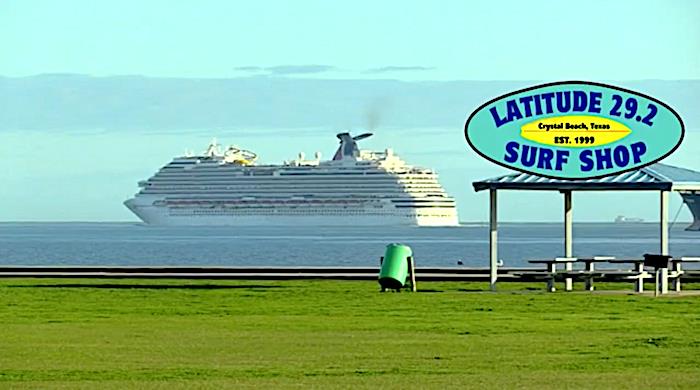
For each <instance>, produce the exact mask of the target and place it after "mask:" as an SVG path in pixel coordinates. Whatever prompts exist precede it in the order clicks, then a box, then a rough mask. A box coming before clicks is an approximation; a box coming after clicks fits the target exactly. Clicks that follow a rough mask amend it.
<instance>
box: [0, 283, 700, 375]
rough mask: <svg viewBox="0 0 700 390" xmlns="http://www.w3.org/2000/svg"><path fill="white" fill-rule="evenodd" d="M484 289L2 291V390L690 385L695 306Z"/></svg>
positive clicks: (312, 286) (698, 329)
mask: <svg viewBox="0 0 700 390" xmlns="http://www.w3.org/2000/svg"><path fill="white" fill-rule="evenodd" d="M485 287H486V286H485V284H483V283H420V284H419V289H420V290H422V291H421V292H419V293H408V292H404V293H384V294H380V293H379V292H378V285H377V284H376V283H374V282H350V281H346V282H342V281H293V282H262V281H230V282H229V281H221V282H219V281H216V282H214V281H149V280H115V281H106V280H77V281H76V280H42V279H34V280H32V279H21V280H1V281H0V324H1V330H0V388H8V387H9V388H18V387H21V388H168V389H172V388H208V387H210V388H221V387H237V388H241V387H264V388H270V387H285V388H286V387H296V388H308V387H317V388H328V387H343V388H358V387H359V388H363V387H366V388H370V387H372V388H375V387H383V388H402V387H404V388H405V387H409V386H413V387H414V388H431V387H432V388H445V387H452V388H512V387H518V388H538V389H539V388H556V389H560V388H635V389H640V388H694V389H697V388H700V297H697V296H680V297H679V296H675V297H663V298H653V297H649V296H638V295H634V294H632V293H631V292H630V293H629V294H628V293H626V292H621V291H620V292H615V293H593V294H591V293H585V292H573V293H564V292H557V293H554V294H548V293H544V292H542V289H543V285H542V284H535V285H528V284H511V285H508V284H503V285H502V288H503V291H500V292H498V293H491V292H485V291H480V290H482V289H484V288H485ZM603 287H604V288H610V286H603ZM615 287H617V288H626V289H627V290H628V291H629V290H631V288H632V286H631V284H629V285H619V286H615ZM688 287H690V286H688ZM692 287H694V288H698V287H700V286H698V285H695V286H692Z"/></svg>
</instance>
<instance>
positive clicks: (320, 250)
mask: <svg viewBox="0 0 700 390" xmlns="http://www.w3.org/2000/svg"><path fill="white" fill-rule="evenodd" d="M684 227H685V224H681V223H678V224H676V225H674V226H673V227H672V229H671V234H670V237H671V243H670V250H671V254H672V255H673V256H700V232H686V231H684V230H683V228H684ZM658 236H659V232H658V225H657V224H654V223H635V224H613V223H581V224H575V225H574V255H576V256H579V257H584V256H594V255H609V256H617V257H618V258H625V257H640V256H641V255H642V254H644V253H658V250H659V249H658V247H659V244H658ZM392 242H400V243H405V244H407V245H410V246H411V247H412V249H413V252H414V255H415V258H416V263H417V265H418V266H436V267H449V266H456V265H457V261H458V260H461V261H462V262H463V264H464V266H473V267H478V266H487V265H488V227H487V225H486V224H473V225H465V226H460V227H450V228H437V227H430V228H429V227H421V228H417V227H400V228H386V227H322V228H309V227H303V228H302V227H299V228H287V227H267V228H260V227H245V228H243V227H154V226H147V225H143V224H140V223H0V264H3V265H20V264H21V265H228V266H237V265H241V266H243V265H246V266H253V265H254V266H294V265H305V266H314V265H317V266H373V265H377V264H378V260H379V257H380V256H381V255H382V254H383V252H384V247H385V245H386V244H388V243H392ZM563 246H564V245H563V225H562V224H560V223H503V224H500V225H499V257H500V258H501V259H502V260H503V261H504V265H505V266H511V267H516V266H527V265H528V263H527V261H526V260H527V259H535V258H551V257H555V256H562V255H563V251H564V249H563Z"/></svg>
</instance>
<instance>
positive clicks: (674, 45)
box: [0, 0, 700, 80]
mask: <svg viewBox="0 0 700 390" xmlns="http://www.w3.org/2000/svg"><path fill="white" fill-rule="evenodd" d="M698 19H700V2H698V1H643V0H630V1H605V0H597V1H596V0H593V1H577V2H567V1H408V0H399V1H372V0H353V1H344V2H343V1H323V0H318V1H304V0H295V1H281V0H280V1H270V0H267V1H266V0H258V1H230V0H222V1H215V0H198V1H183V0H180V1H177V0H147V1H146V0H121V1H111V2H108V1H94V0H62V1H55V0H45V1H37V0H3V1H2V2H0V50H2V61H0V75H5V76H26V75H33V74H37V73H47V72H74V73H86V74H93V75H117V74H142V75H150V76H169V77H231V76H238V75H241V73H244V72H237V71H235V68H237V67H244V66H264V67H270V66H277V65H289V64H292V65H302V64H318V65H328V66H333V67H336V68H335V69H334V71H333V72H328V73H323V77H341V78H367V77H387V76H391V77H398V78H405V79H427V80H433V79H442V80H455V79H470V80H484V79H501V80H502V79H508V80H522V79H527V80H542V79H572V78H576V79H592V80H603V79H608V80H615V79H625V80H630V79H650V78H653V79H687V78H700V40H699V39H698V37H699V36H700V23H698ZM385 66H422V67H429V68H434V69H432V70H424V71H414V72H411V71H406V72H395V73H392V74H386V73H380V74H370V73H365V72H364V71H365V70H367V69H374V68H379V67H385Z"/></svg>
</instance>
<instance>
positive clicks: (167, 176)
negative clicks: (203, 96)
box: [125, 133, 459, 226]
mask: <svg viewBox="0 0 700 390" xmlns="http://www.w3.org/2000/svg"><path fill="white" fill-rule="evenodd" d="M370 135H371V134H370V133H365V134H361V135H359V136H355V137H352V136H350V134H349V133H340V134H337V136H336V137H337V138H338V139H339V140H340V146H339V147H338V149H337V151H336V153H335V155H334V157H333V159H332V160H328V161H321V159H320V155H317V156H316V159H315V160H305V159H304V157H303V154H300V156H299V159H298V160H293V161H285V162H284V163H283V164H281V165H255V164H254V161H255V158H256V154H255V153H253V152H249V151H244V150H241V149H239V148H238V147H235V146H230V147H229V148H228V149H227V150H226V152H223V153H222V152H221V150H220V149H219V145H218V144H217V143H216V142H212V144H210V145H209V148H208V149H207V151H206V152H205V153H204V154H203V155H200V156H192V155H190V156H184V157H176V158H175V159H173V160H172V161H171V162H170V163H168V164H166V165H165V166H163V167H162V168H160V169H159V170H158V171H157V172H156V173H155V174H154V175H153V176H152V177H150V178H149V179H148V180H143V181H140V182H139V187H141V190H140V191H139V192H138V193H137V194H136V195H135V196H134V198H132V199H129V200H127V201H126V202H125V205H126V206H127V207H128V208H129V209H130V210H131V211H132V212H133V213H134V214H136V215H137V216H138V217H139V218H141V220H143V221H144V222H146V223H148V224H151V225H171V226H180V225H207V226H212V225H228V226H303V225H306V226H390V225H393V226H457V225H459V223H458V218H457V210H456V207H455V201H454V199H453V198H452V197H450V196H449V195H448V194H447V193H446V192H445V190H444V189H443V188H442V186H441V185H440V183H439V182H438V178H437V174H435V172H433V171H432V170H430V169H426V168H420V167H413V166H410V165H408V164H406V163H405V162H404V161H403V160H401V159H400V158H399V157H398V156H397V155H395V154H394V153H393V151H392V150H391V149H386V150H385V151H384V152H372V151H362V150H359V149H358V147H357V144H356V141H358V140H361V139H364V138H367V137H369V136H370Z"/></svg>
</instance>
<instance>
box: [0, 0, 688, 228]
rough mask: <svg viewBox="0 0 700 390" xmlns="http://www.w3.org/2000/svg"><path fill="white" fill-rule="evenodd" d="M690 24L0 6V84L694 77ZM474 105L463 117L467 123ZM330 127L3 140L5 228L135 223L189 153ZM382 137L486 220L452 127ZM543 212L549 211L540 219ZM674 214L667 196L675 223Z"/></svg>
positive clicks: (510, 199)
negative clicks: (168, 166)
mask: <svg viewBox="0 0 700 390" xmlns="http://www.w3.org/2000/svg"><path fill="white" fill-rule="evenodd" d="M698 20H700V1H639V0H637V1H586V2H564V1H481V2H472V1H407V0H404V1H357V0H356V1H346V2H333V1H301V0H296V1H250V2H243V1H213V0H210V1H207V0H199V1H175V0H170V1H156V0H150V1H146V0H141V1H126V0H122V1H113V2H106V1H94V0H93V1H77V0H73V1H71V0H62V1H37V0H3V1H0V76H8V77H24V76H31V75H36V74H43V73H83V74H89V75H95V76H110V75H124V74H138V75H147V76H153V77H206V78H231V77H248V76H252V75H270V76H272V77H305V78H333V79H376V78H382V79H385V78H392V79H401V80H407V81H423V80H565V79H584V80H586V79H587V80H594V81H610V82H614V81H616V80H640V79H669V80H676V79H700V23H698ZM310 65H313V66H310ZM241 68H242V69H241ZM300 93H303V91H300ZM491 97H492V96H484V101H485V100H488V99H489V98H491ZM473 108H474V107H465V113H464V115H465V117H466V115H467V114H468V111H470V110H471V109H473ZM310 115H312V114H310ZM461 121H462V119H461V118H455V122H456V123H457V122H461ZM108 127H109V126H108V124H105V126H104V128H108ZM335 130H336V129H329V130H328V132H327V133H328V134H325V133H324V132H320V131H314V132H311V133H308V134H307V135H305V136H303V137H297V136H292V134H294V133H292V132H290V131H288V129H286V130H285V129H267V130H264V131H262V130H261V133H260V134H256V135H254V136H251V131H252V130H250V129H213V130H212V131H208V130H207V131H192V132H187V133H181V132H175V131H171V130H170V129H162V130H160V131H158V132H153V131H151V132H148V133H145V132H144V133H138V132H131V133H129V134H121V133H119V132H113V131H112V132H110V131H99V130H97V129H96V130H95V131H94V132H84V131H83V130H81V131H80V132H77V131H70V129H68V130H66V131H63V132H55V131H48V129H47V130H46V131H41V130H32V131H25V130H23V129H16V130H12V131H5V132H2V131H0V155H1V156H2V157H3V159H5V166H6V167H7V166H9V167H11V169H9V170H5V171H0V179H2V181H3V182H4V184H5V185H3V187H2V188H0V202H1V203H2V204H3V205H4V206H5V207H4V208H3V209H0V220H34V221H36V220H92V221H100V220H134V217H133V216H132V215H131V214H130V213H129V212H128V210H126V209H125V208H124V207H123V206H122V205H121V202H122V201H123V200H124V199H126V198H127V197H128V196H130V195H132V194H133V193H134V192H135V191H136V190H137V188H136V182H137V181H138V180H141V179H144V178H146V177H147V176H149V175H151V174H152V173H153V172H154V171H156V170H157V169H158V168H159V167H160V166H161V165H163V164H165V163H166V162H167V161H168V160H169V159H170V158H172V157H173V156H174V155H175V154H180V153H181V152H182V151H183V150H184V149H185V148H188V149H201V148H203V147H204V146H205V145H204V143H206V140H207V139H209V138H211V137H212V136H218V137H219V138H220V139H221V140H222V141H223V142H225V143H238V144H241V145H244V146H248V147H250V148H252V149H254V150H256V151H258V152H259V153H260V154H262V155H263V156H264V158H263V160H264V161H265V162H279V161H280V160H282V159H284V158H291V157H293V156H295V155H296V153H297V152H298V151H299V150H304V151H306V152H307V154H309V155H310V154H311V153H312V152H313V151H315V150H321V151H323V152H324V155H325V156H329V155H330V154H331V153H332V151H333V148H334V147H335V142H336V141H335V139H334V137H333V134H334V132H335ZM689 130H690V132H689V136H687V137H686V141H685V142H684V144H683V145H682V147H681V148H680V149H679V151H678V152H677V153H676V154H674V155H672V156H671V157H669V159H668V160H667V162H670V163H674V164H678V165H685V166H688V167H691V168H695V169H700V153H697V151H698V150H700V132H698V129H697V128H691V129H689ZM256 131H257V130H256ZM379 133H380V134H378V135H377V137H375V138H373V139H370V140H367V141H365V146H367V147H369V148H376V149H383V148H384V147H386V146H394V147H395V149H397V151H398V152H399V154H400V155H401V156H402V157H404V158H405V159H406V160H408V161H409V162H412V163H416V164H422V165H427V166H431V167H435V168H437V169H438V170H439V171H440V172H441V177H442V178H443V180H444V182H445V186H446V187H447V188H448V190H449V191H450V192H452V193H454V194H455V195H456V196H457V198H458V202H459V204H460V213H461V218H462V219H463V220H471V221H473V220H485V219H486V218H487V214H486V208H485V205H486V199H485V198H484V196H483V194H474V193H473V191H471V186H470V183H471V181H472V180H476V179H481V178H484V177H488V176H491V175H495V174H499V173H502V172H503V170H502V169H501V168H500V167H497V166H494V165H493V164H490V163H488V162H486V161H483V160H480V159H478V158H477V157H475V156H474V155H472V154H469V153H470V152H469V151H468V150H467V149H466V146H464V141H463V136H462V129H461V127H459V128H454V129H450V128H441V129H430V130H426V129H405V130H400V131H399V130H397V129H393V130H387V131H386V132H384V133H381V132H379ZM404 134H406V135H411V137H403V135H404ZM421 137H423V138H421ZM280 138H282V139H283V140H284V141H285V142H279V140H280ZM443 151H445V152H444V153H443ZM462 151H463V153H462ZM538 196H539V195H538ZM503 199H505V200H504V203H505V204H504V206H503V207H504V208H503V212H502V215H503V217H504V219H506V220H559V219H560V216H561V210H560V209H561V207H559V206H560V205H559V204H558V203H553V202H558V199H559V197H558V195H557V194H547V195H545V196H544V198H538V197H537V196H535V195H526V196H515V195H514V194H513V195H505V196H504V197H503ZM540 199H545V201H546V202H545V203H546V204H550V205H552V207H548V208H546V209H544V208H543V209H542V210H540V211H538V212H537V215H533V214H532V213H531V212H530V210H529V209H530V208H531V205H532V204H533V202H538V201H539V200H540ZM575 201H577V202H578V203H577V208H576V212H577V214H576V219H577V220H584V221H591V220H599V221H600V220H602V221H609V220H611V219H612V218H614V216H615V215H617V214H626V215H630V216H641V217H644V218H647V219H654V218H656V211H655V208H653V207H651V208H650V207H648V205H649V204H656V197H655V196H654V195H651V194H634V195H630V194H613V195H602V194H599V195H595V194H592V195H591V194H585V195H584V194H581V195H580V196H579V195H577V196H576V197H575ZM679 205H680V198H678V197H674V199H673V203H672V206H671V208H672V211H671V213H672V214H675V212H676V210H677V209H678V207H679ZM680 219H681V220H689V219H690V216H689V213H687V211H686V210H683V211H682V212H681V216H680Z"/></svg>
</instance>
